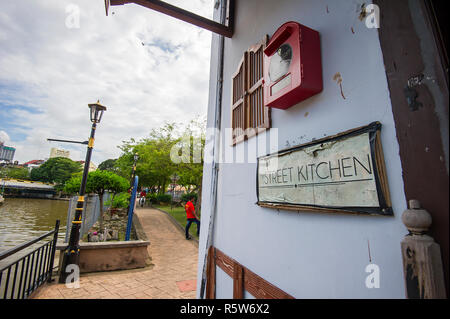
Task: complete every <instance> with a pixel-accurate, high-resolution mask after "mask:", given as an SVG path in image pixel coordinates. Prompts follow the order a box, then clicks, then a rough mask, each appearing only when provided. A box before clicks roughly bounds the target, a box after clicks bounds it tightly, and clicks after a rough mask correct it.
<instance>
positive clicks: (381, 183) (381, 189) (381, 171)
mask: <svg viewBox="0 0 450 319" xmlns="http://www.w3.org/2000/svg"><path fill="white" fill-rule="evenodd" d="M381 126H382V125H381V123H380V122H372V123H371V124H369V125H366V126H361V127H358V128H354V129H351V130H348V131H345V132H342V133H339V134H336V135H333V136H329V137H325V138H321V139H318V140H313V141H311V142H309V143H305V144H302V145H298V146H294V147H291V148H287V149H283V150H280V151H278V152H275V153H271V154H267V155H264V156H260V157H258V159H257V165H256V196H257V199H258V201H257V202H256V204H257V205H259V206H261V207H267V208H273V209H283V210H292V211H298V212H300V211H303V212H321V213H347V214H364V215H382V216H393V214H394V213H393V210H392V203H391V198H390V193H389V185H388V181H387V176H386V166H385V162H384V154H383V149H382V145H381V136H380V135H381ZM364 133H369V143H370V155H371V162H372V163H371V164H372V168H373V176H374V179H375V185H376V190H377V196H378V203H379V206H373V207H357V206H325V205H311V204H298V203H289V202H275V201H262V200H260V196H259V195H260V194H259V192H260V187H259V165H260V161H261V160H262V159H266V158H269V157H274V156H278V157H279V156H283V155H287V154H290V153H293V152H296V151H299V150H302V149H305V148H308V147H312V146H315V145H317V144H322V143H325V142H332V141H337V140H345V139H347V138H349V137H354V136H357V135H361V134H364Z"/></svg>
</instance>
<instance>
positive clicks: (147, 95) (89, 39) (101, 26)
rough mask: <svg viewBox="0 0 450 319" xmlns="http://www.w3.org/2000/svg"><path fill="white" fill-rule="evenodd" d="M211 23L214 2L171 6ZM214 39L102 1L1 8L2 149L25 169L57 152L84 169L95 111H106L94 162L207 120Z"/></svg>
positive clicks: (59, 0) (55, 0)
mask: <svg viewBox="0 0 450 319" xmlns="http://www.w3.org/2000/svg"><path fill="white" fill-rule="evenodd" d="M166 2H169V3H171V4H174V5H178V6H180V7H183V8H184V9H188V10H190V11H192V12H195V13H196V14H199V15H202V16H205V17H207V18H210V19H211V18H212V13H213V6H214V1H213V0H189V1H183V0H171V1H166ZM210 46H211V32H209V31H207V30H203V29H200V28H198V27H196V26H193V25H190V24H188V23H186V22H183V21H179V20H177V19H174V18H172V17H169V16H166V15H164V14H161V13H159V12H156V11H153V10H150V9H147V8H144V7H141V6H138V5H135V4H127V5H122V6H114V7H111V8H110V13H109V16H106V15H105V8H104V1H103V0H72V1H69V0H42V1H35V0H15V1H2V4H1V10H0V141H3V142H4V143H5V145H7V146H12V147H15V148H16V153H15V156H14V160H17V161H19V163H24V162H27V161H30V160H35V159H46V158H48V157H49V154H50V149H51V148H52V147H56V148H60V149H65V150H69V151H70V158H71V159H72V160H84V159H85V156H86V155H85V154H86V146H85V145H81V144H68V143H60V142H49V141H47V138H53V139H65V140H76V141H86V140H87V139H88V138H89V134H90V128H91V122H90V119H89V108H88V104H89V103H95V102H97V100H100V103H101V104H102V105H105V106H106V107H107V110H106V112H105V113H104V114H103V118H102V121H101V123H100V124H98V126H97V130H96V133H95V145H94V151H93V154H92V162H93V163H94V164H96V165H99V164H100V163H101V162H102V161H104V160H106V159H109V158H117V157H119V156H120V150H119V148H118V147H117V146H118V145H121V144H122V141H125V140H129V139H130V138H135V139H136V140H139V139H141V138H144V137H147V136H148V134H149V133H150V131H151V129H152V128H158V127H161V126H163V125H164V123H165V122H177V123H188V122H189V121H190V120H192V119H195V118H199V117H202V116H206V110H207V102H208V82H209V64H210Z"/></svg>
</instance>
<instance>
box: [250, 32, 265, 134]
mask: <svg viewBox="0 0 450 319" xmlns="http://www.w3.org/2000/svg"><path fill="white" fill-rule="evenodd" d="M267 42H268V37H266V39H265V40H264V41H262V42H261V43H258V44H256V45H254V46H252V47H251V48H250V49H249V50H248V58H247V61H248V63H247V79H248V80H247V83H248V87H247V93H248V95H247V96H248V99H247V127H248V128H252V129H253V130H248V133H247V137H251V136H253V135H256V134H258V133H260V132H262V131H264V130H266V129H268V128H270V108H269V107H265V106H264V91H263V90H264V85H263V79H264V72H263V64H264V52H263V51H264V49H265V47H266V44H267Z"/></svg>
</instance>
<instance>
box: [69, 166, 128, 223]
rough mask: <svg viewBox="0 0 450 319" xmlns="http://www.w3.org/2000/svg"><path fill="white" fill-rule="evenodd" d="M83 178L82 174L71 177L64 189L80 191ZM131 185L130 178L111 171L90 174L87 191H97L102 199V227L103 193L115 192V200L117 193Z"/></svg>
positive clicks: (71, 191) (101, 214)
mask: <svg viewBox="0 0 450 319" xmlns="http://www.w3.org/2000/svg"><path fill="white" fill-rule="evenodd" d="M81 179H82V176H75V177H72V178H71V179H69V180H68V181H67V182H66V184H65V186H64V191H65V192H67V193H71V194H74V193H77V192H79V190H80V185H81ZM129 187H130V184H129V182H128V180H126V179H125V178H123V177H121V176H119V175H117V174H114V173H112V172H109V171H102V170H96V171H94V172H90V173H89V174H88V177H87V180H86V193H95V194H97V195H98V197H99V199H100V228H102V227H103V195H104V194H105V191H110V192H112V193H113V198H112V200H113V199H114V196H115V195H116V194H117V193H121V192H125V191H127V190H128V188H129Z"/></svg>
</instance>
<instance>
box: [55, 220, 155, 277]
mask: <svg viewBox="0 0 450 319" xmlns="http://www.w3.org/2000/svg"><path fill="white" fill-rule="evenodd" d="M133 227H134V229H135V231H136V235H137V238H138V239H137V240H129V241H107V242H95V243H87V242H81V243H80V264H79V266H80V273H88V272H98V271H111V270H126V269H136V268H143V267H146V266H149V265H150V264H151V263H150V260H151V258H150V256H149V254H148V250H147V247H148V245H150V241H149V240H148V238H147V236H146V234H145V232H144V231H143V229H142V226H141V224H140V222H139V218H138V217H137V215H134V216H133ZM66 247H67V243H61V244H58V245H57V247H56V248H57V249H58V250H59V251H60V256H62V254H63V253H64V249H65V248H66ZM62 259H63V258H60V263H59V269H61V261H62Z"/></svg>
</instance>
